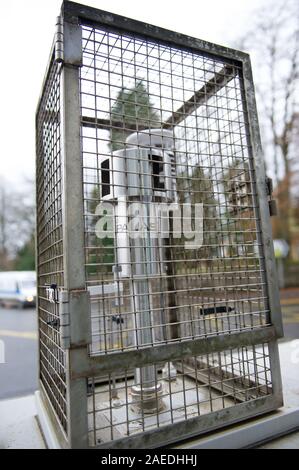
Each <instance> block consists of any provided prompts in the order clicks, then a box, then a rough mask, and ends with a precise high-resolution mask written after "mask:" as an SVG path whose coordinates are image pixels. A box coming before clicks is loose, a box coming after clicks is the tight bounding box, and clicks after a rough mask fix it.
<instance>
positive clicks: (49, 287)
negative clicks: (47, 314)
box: [45, 283, 59, 304]
mask: <svg viewBox="0 0 299 470" xmlns="http://www.w3.org/2000/svg"><path fill="white" fill-rule="evenodd" d="M45 286H46V295H47V299H48V301H49V302H51V303H52V304H58V302H59V300H58V290H57V284H54V283H52V284H45Z"/></svg>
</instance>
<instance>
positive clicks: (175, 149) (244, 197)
mask: <svg viewBox="0 0 299 470" xmlns="http://www.w3.org/2000/svg"><path fill="white" fill-rule="evenodd" d="M81 109H82V111H81V112H82V120H83V127H82V147H83V171H84V198H85V227H86V237H85V240H86V242H85V243H86V278H87V286H94V285H99V284H100V286H101V288H102V291H101V289H98V294H97V296H95V297H94V299H93V304H92V326H93V343H92V347H91V348H92V352H93V353H98V352H108V351H112V350H115V349H121V350H126V349H129V348H135V347H138V346H144V345H147V346H149V345H154V344H156V343H167V342H168V341H174V340H177V341H181V340H182V339H183V338H195V337H200V336H205V335H207V334H214V333H216V332H217V333H220V332H221V333H225V332H231V331H240V330H244V329H246V328H253V327H259V326H261V325H265V324H267V314H268V311H269V310H268V304H267V298H266V294H265V280H264V266H263V253H262V247H261V241H260V239H259V234H258V231H259V230H260V229H259V227H258V219H257V217H258V216H257V200H256V193H255V192H254V188H253V185H252V183H253V181H254V171H253V165H252V162H251V160H252V158H251V156H250V148H249V145H250V144H249V141H248V137H249V136H248V119H247V116H246V112H245V109H246V106H245V103H244V93H243V84H242V79H241V75H240V66H238V65H232V64H231V63H226V62H225V61H223V60H220V59H218V58H217V59H211V58H207V57H205V56H203V55H200V54H198V53H193V52H190V51H186V50H182V49H178V48H176V47H173V46H166V45H163V44H159V43H155V42H152V41H150V40H147V39H141V38H138V37H134V36H132V35H130V36H129V35H127V34H120V33H115V32H113V31H109V30H105V29H100V28H92V27H87V26H83V67H82V68H81ZM136 160H137V162H136ZM150 171H152V172H153V174H152V176H151V175H149V172H150ZM155 178H156V180H157V181H155ZM134 185H135V187H134ZM155 185H156V186H155ZM168 187H169V188H170V190H167V188H168ZM104 201H105V202H104ZM103 202H104V204H103ZM108 202H109V204H108ZM137 202H139V203H140V207H138V204H137ZM101 203H102V204H101ZM154 206H155V207H156V213H155V210H154V208H155V207H154ZM196 206H197V207H196ZM105 208H106V209H107V211H108V210H110V212H109V214H108V216H106V218H105V220H106V219H107V220H106V224H107V226H108V225H109V226H110V228H109V230H110V234H108V235H107V234H106V233H105V222H102V223H101V216H102V215H103V213H105V212H106V211H105ZM196 208H200V209H201V212H200V214H199V211H198V214H199V215H198V214H197V213H196V214H195V210H196ZM139 209H140V210H139ZM134 210H139V213H138V216H135V218H134V214H133V211H134ZM130 211H131V212H132V214H131V216H130V215H128V214H129V212H130ZM192 211H194V213H193V215H192ZM96 213H97V214H98V215H97V214H96ZM197 216H198V220H195V219H196V217H197ZM102 219H103V217H102ZM137 219H138V220H137ZM171 219H172V220H171ZM171 222H172V230H171V228H170V224H171ZM138 223H139V225H140V227H139V229H138V230H139V232H140V233H141V226H142V230H143V231H142V233H141V236H140V237H138V236H137V235H138V231H137V232H136V230H137V224H138ZM101 227H102V228H101ZM145 227H147V228H146V230H144V228H145ZM151 227H152V228H151ZM173 227H175V229H176V230H175V231H173ZM106 230H108V228H107V227H106ZM145 237H147V238H145ZM133 238H134V240H133V241H132V239H133ZM117 268H118V270H117V271H116V272H115V271H114V270H115V269H117ZM138 269H139V274H138V275H139V276H140V275H142V276H144V279H145V282H146V285H145V284H144V285H143V286H141V285H140V282H139V281H138V282H137V281H136V280H135V279H136V276H137V270H138ZM140 273H141V274H140ZM134 289H135V290H136V292H133V291H134ZM140 289H142V291H141V290H140ZM132 293H133V295H132ZM146 305H148V306H150V310H151V315H149V318H148V323H149V324H148V327H149V329H148V335H147V342H146V343H144V342H143V341H142V343H141V345H140V344H138V337H139V336H140V335H138V331H137V330H138V329H140V328H142V327H141V326H137V324H138V318H137V317H138V316H140V315H141V314H144V315H143V316H145V315H146V314H145V312H144V311H143V310H142V308H146V307H145V306H146ZM136 331H137V332H136Z"/></svg>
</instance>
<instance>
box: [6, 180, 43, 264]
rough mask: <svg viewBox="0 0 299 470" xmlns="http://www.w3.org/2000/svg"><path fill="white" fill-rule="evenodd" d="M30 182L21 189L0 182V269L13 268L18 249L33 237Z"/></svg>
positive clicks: (33, 216) (32, 203)
mask: <svg viewBox="0 0 299 470" xmlns="http://www.w3.org/2000/svg"><path fill="white" fill-rule="evenodd" d="M33 194H34V191H33V188H32V182H28V181H27V182H25V183H23V184H22V185H21V190H20V189H19V190H17V189H16V188H15V187H10V186H9V185H8V183H6V182H5V181H4V180H1V182H0V269H1V270H8V269H13V268H14V260H15V257H16V255H17V253H18V251H19V250H20V249H22V247H23V246H24V245H25V244H26V243H27V242H28V241H29V240H30V239H31V238H32V237H33V233H34V227H35V215H34V214H35V209H34V202H33Z"/></svg>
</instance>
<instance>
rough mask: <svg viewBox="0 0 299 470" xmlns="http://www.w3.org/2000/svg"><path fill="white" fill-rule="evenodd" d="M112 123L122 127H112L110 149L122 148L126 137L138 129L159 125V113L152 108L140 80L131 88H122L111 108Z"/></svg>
mask: <svg viewBox="0 0 299 470" xmlns="http://www.w3.org/2000/svg"><path fill="white" fill-rule="evenodd" d="M111 120H112V124H113V123H119V122H120V123H121V125H122V128H116V127H115V128H112V129H111V132H110V149H111V150H112V151H114V150H119V149H122V148H124V146H125V145H124V144H125V141H126V138H127V137H128V136H129V135H130V134H132V132H134V131H137V130H138V129H150V128H152V129H153V128H155V127H160V125H161V123H160V120H159V114H158V113H157V112H156V110H155V109H154V108H153V106H152V104H151V101H150V96H149V93H148V91H147V89H146V87H145V85H144V83H143V82H142V81H141V80H140V81H139V82H138V83H137V85H136V86H135V87H134V88H132V89H126V88H123V89H122V90H120V92H119V93H118V96H117V98H116V100H115V102H114V104H113V106H112V108H111Z"/></svg>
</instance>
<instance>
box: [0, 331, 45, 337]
mask: <svg viewBox="0 0 299 470" xmlns="http://www.w3.org/2000/svg"><path fill="white" fill-rule="evenodd" d="M0 336H10V337H12V338H23V339H37V333H35V332H34V331H14V330H0Z"/></svg>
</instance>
